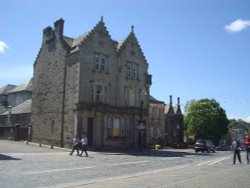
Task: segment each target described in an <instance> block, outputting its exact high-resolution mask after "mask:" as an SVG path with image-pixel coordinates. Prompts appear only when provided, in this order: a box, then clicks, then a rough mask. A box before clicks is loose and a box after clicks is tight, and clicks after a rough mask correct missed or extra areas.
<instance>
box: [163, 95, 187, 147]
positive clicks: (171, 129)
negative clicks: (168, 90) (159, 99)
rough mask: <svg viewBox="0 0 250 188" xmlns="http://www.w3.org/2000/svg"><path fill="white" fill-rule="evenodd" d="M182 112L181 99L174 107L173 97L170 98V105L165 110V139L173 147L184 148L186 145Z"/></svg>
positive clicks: (178, 99)
mask: <svg viewBox="0 0 250 188" xmlns="http://www.w3.org/2000/svg"><path fill="white" fill-rule="evenodd" d="M183 118H184V116H183V114H182V112H181V106H180V98H179V97H178V98H177V104H176V105H175V106H173V101H172V95H170V97H169V105H166V108H165V126H166V127H165V139H166V144H167V145H171V146H182V145H183V143H184V123H183Z"/></svg>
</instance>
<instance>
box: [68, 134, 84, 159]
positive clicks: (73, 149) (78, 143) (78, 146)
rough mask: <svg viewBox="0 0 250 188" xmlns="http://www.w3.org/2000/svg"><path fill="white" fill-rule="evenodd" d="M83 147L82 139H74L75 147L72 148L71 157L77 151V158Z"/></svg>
mask: <svg viewBox="0 0 250 188" xmlns="http://www.w3.org/2000/svg"><path fill="white" fill-rule="evenodd" d="M80 146H81V139H80V138H78V137H75V138H73V146H72V151H71V152H70V153H69V154H70V155H72V154H73V153H74V151H75V150H76V151H77V156H78V155H79V149H80Z"/></svg>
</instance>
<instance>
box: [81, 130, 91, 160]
mask: <svg viewBox="0 0 250 188" xmlns="http://www.w3.org/2000/svg"><path fill="white" fill-rule="evenodd" d="M87 145H88V139H87V137H86V136H85V135H84V136H83V138H82V140H81V150H82V152H81V154H80V156H82V154H83V151H84V152H85V155H86V157H88V156H89V155H88V152H87Z"/></svg>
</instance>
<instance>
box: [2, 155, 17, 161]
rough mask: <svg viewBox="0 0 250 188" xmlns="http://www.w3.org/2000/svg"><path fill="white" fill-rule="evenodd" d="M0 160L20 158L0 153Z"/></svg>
mask: <svg viewBox="0 0 250 188" xmlns="http://www.w3.org/2000/svg"><path fill="white" fill-rule="evenodd" d="M0 160H21V159H19V158H14V157H11V156H8V155H3V154H0Z"/></svg>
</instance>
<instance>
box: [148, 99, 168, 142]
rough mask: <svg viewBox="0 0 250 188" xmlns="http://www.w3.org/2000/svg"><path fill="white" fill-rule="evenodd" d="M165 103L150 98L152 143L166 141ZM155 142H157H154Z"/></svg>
mask: <svg viewBox="0 0 250 188" xmlns="http://www.w3.org/2000/svg"><path fill="white" fill-rule="evenodd" d="M164 109H165V103H164V102H162V101H159V100H157V99H155V98H153V97H152V96H150V98H149V123H148V124H149V129H150V130H149V133H148V134H150V138H151V140H152V141H151V142H152V143H158V141H159V140H163V139H165V113H164ZM154 140H155V141H154Z"/></svg>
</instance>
